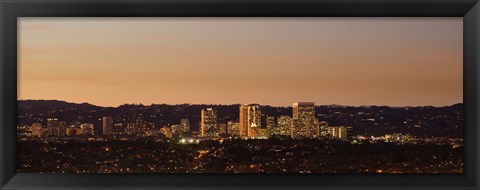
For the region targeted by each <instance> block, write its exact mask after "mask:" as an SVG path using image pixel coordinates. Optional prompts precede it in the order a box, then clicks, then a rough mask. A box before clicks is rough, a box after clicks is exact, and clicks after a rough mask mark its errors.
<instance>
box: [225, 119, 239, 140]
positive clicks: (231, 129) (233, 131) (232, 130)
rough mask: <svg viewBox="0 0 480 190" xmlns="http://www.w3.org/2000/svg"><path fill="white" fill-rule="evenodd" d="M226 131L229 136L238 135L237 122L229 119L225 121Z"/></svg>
mask: <svg viewBox="0 0 480 190" xmlns="http://www.w3.org/2000/svg"><path fill="white" fill-rule="evenodd" d="M227 132H228V134H230V135H231V136H234V137H238V136H240V128H239V124H238V122H234V121H229V122H227Z"/></svg>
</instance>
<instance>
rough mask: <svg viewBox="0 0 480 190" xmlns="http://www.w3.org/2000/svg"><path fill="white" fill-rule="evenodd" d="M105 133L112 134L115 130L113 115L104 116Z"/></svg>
mask: <svg viewBox="0 0 480 190" xmlns="http://www.w3.org/2000/svg"><path fill="white" fill-rule="evenodd" d="M102 120H103V125H102V126H103V135H111V134H112V131H113V122H112V117H103V118H102Z"/></svg>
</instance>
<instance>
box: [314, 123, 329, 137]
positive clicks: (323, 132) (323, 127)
mask: <svg viewBox="0 0 480 190" xmlns="http://www.w3.org/2000/svg"><path fill="white" fill-rule="evenodd" d="M316 122H317V123H316V124H315V125H316V126H318V128H319V131H320V136H328V134H329V133H328V122H326V121H318V120H316Z"/></svg>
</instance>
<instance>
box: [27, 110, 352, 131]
mask: <svg viewBox="0 0 480 190" xmlns="http://www.w3.org/2000/svg"><path fill="white" fill-rule="evenodd" d="M292 111H293V112H292V113H293V114H292V115H291V116H288V115H281V116H279V117H274V116H270V115H268V114H265V113H262V109H261V107H260V105H258V104H249V105H240V107H239V116H238V120H236V121H228V122H226V123H219V122H218V114H217V110H215V109H213V108H206V109H202V110H201V120H200V122H199V126H200V129H199V131H198V132H197V131H191V130H190V122H189V120H188V119H186V118H185V119H181V121H180V124H175V125H171V126H164V127H161V128H160V130H158V128H157V129H156V130H154V127H153V124H152V123H148V122H146V121H143V120H141V119H137V120H135V121H131V122H117V123H115V124H114V122H113V120H112V117H102V119H101V120H102V121H101V127H95V126H94V124H92V123H82V124H80V123H77V124H74V125H70V126H67V123H66V122H63V121H59V120H58V119H57V118H48V119H47V122H46V125H47V126H46V130H45V128H44V127H43V126H42V124H41V123H38V122H36V123H33V124H32V125H31V137H72V136H85V135H86V136H92V135H95V136H98V135H100V136H102V135H103V136H111V135H142V136H152V135H158V134H163V135H165V136H166V137H168V138H171V137H172V136H174V135H179V136H181V137H198V138H220V137H238V138H244V139H245V138H252V139H266V138H269V137H270V136H273V135H276V136H290V137H291V138H294V139H299V138H318V137H333V138H339V139H346V138H347V128H346V127H343V126H339V127H332V126H328V123H327V122H325V121H319V120H318V119H317V118H316V117H315V103H313V102H298V103H294V104H293V110H292Z"/></svg>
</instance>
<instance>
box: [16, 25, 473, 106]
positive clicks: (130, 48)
mask: <svg viewBox="0 0 480 190" xmlns="http://www.w3.org/2000/svg"><path fill="white" fill-rule="evenodd" d="M462 30H463V29H462V19H461V18H409V19H405V18H402V19H398V18H362V19H359V18H322V19H303V18H302V19H288V18H284V19H265V18H263V19H246V18H243V19H239V18H236V19H233V18H232V19H226V18H225V19H212V18H196V19H192V18H169V19H113V18H108V19H99V18H93V19H91V18H76V19H72V18H68V19H61V18H60V19H53V18H21V19H19V39H20V40H19V73H18V75H19V80H18V81H19V86H18V87H19V88H18V95H19V96H18V99H47V100H50V99H55V100H64V101H68V102H75V103H84V102H88V103H91V104H94V105H99V106H114V107H115V106H119V105H122V104H126V103H127V104H132V103H135V104H139V103H141V104H144V105H149V104H152V103H165V104H183V103H190V104H251V103H258V104H262V105H272V106H291V103H292V102H296V101H298V100H305V101H311V102H315V103H316V104H317V105H331V104H337V105H347V106H363V105H366V106H368V105H379V106H382V105H387V106H399V107H401V106H445V105H452V104H456V103H462V102H463V75H462V73H463V64H462V61H463V60H462V56H463V53H462V51H463V47H462V44H463V42H462V41H463V38H462V37H463V35H462V32H463V31H462Z"/></svg>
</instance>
